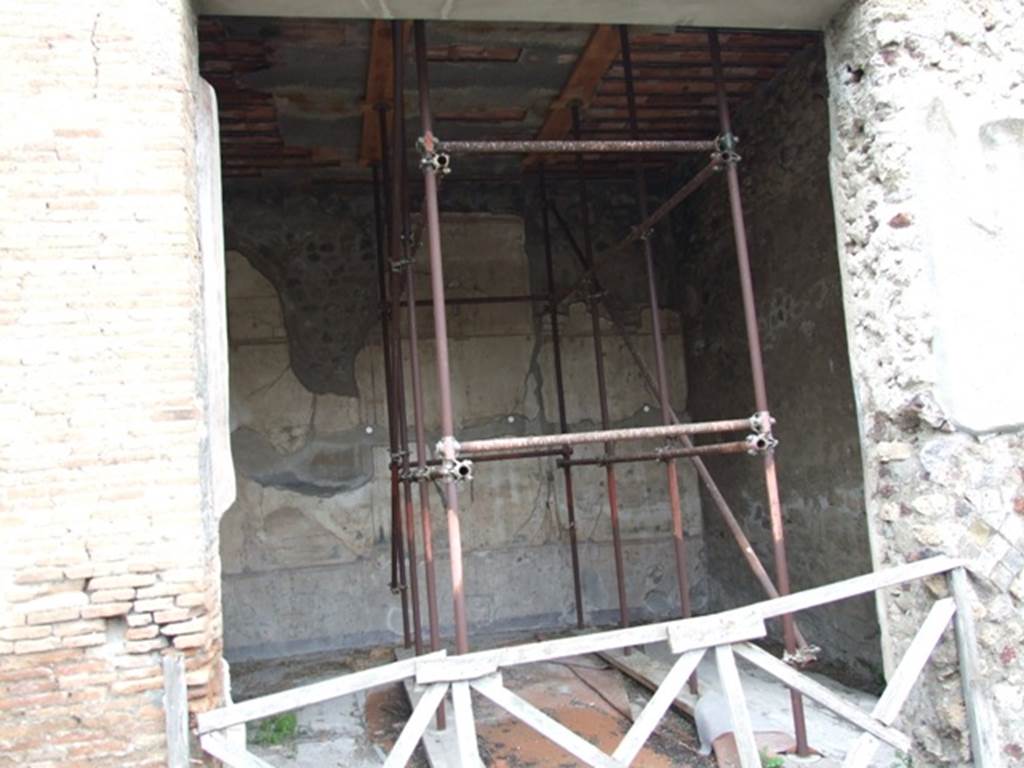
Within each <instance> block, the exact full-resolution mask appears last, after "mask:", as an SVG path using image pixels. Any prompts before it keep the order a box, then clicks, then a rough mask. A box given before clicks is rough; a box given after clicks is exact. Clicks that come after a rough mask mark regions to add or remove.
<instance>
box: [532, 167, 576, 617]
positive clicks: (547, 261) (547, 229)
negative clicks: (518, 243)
mask: <svg viewBox="0 0 1024 768" xmlns="http://www.w3.org/2000/svg"><path fill="white" fill-rule="evenodd" d="M540 205H541V223H542V224H543V232H544V266H545V269H546V272H547V281H548V283H547V285H548V296H549V297H550V301H549V302H548V312H549V315H550V318H551V348H552V354H553V356H554V362H555V396H556V399H557V401H558V426H559V428H560V429H561V431H562V434H565V433H567V432H568V431H569V421H568V418H567V416H566V412H565V380H564V377H563V373H562V340H561V335H560V333H559V328H558V301H557V299H556V298H555V266H554V261H553V259H552V256H551V223H550V221H549V220H548V191H547V184H546V180H545V178H544V163H543V162H542V163H541V165H540ZM562 476H563V478H564V480H565V508H566V515H567V517H568V520H569V554H570V557H571V558H572V589H573V596H574V599H575V602H576V626H577V627H578V628H580V629H583V586H582V583H581V580H580V553H579V541H578V538H577V531H576V500H575V499H574V498H573V489H572V467H571V466H568V465H567V466H563V467H562Z"/></svg>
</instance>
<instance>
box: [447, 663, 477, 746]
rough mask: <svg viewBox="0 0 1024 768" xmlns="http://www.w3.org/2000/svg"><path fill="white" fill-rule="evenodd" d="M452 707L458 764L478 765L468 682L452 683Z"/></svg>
mask: <svg viewBox="0 0 1024 768" xmlns="http://www.w3.org/2000/svg"><path fill="white" fill-rule="evenodd" d="M452 709H453V710H455V738H456V741H457V743H458V745H459V764H460V765H464V766H477V765H480V750H479V749H478V748H477V743H476V723H475V722H474V721H473V699H472V698H471V697H470V693H469V683H467V682H465V681H460V682H455V683H452Z"/></svg>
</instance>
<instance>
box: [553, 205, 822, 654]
mask: <svg viewBox="0 0 1024 768" xmlns="http://www.w3.org/2000/svg"><path fill="white" fill-rule="evenodd" d="M549 208H550V209H551V212H552V213H553V214H554V215H555V221H556V222H557V223H558V225H559V228H560V229H561V230H562V233H563V234H564V235H565V238H566V240H567V241H568V243H569V245H570V247H571V248H572V250H573V253H575V254H576V258H577V259H578V260H579V262H580V264H581V265H582V266H583V269H584V272H585V274H589V273H590V269H589V267H588V262H587V260H586V256H585V255H584V253H583V251H582V249H581V248H580V247H579V244H578V243H577V242H576V239H575V238H574V237H573V234H572V230H570V229H569V225H568V224H567V223H566V221H565V219H564V217H563V216H562V214H561V213H560V212H559V210H558V208H557V207H556V206H555V204H554V202H551V203H549ZM591 279H592V280H593V284H594V286H595V287H596V288H597V291H598V301H600V302H601V303H602V304H603V305H604V309H605V312H606V313H607V315H608V319H609V320H610V321H611V323H612V327H613V328H614V329H615V332H616V333H617V334H618V335H619V338H620V339H621V340H622V344H623V346H625V348H626V350H627V351H628V352H629V354H630V356H631V357H632V358H633V362H634V363H636V366H637V370H639V371H640V374H641V375H642V376H643V379H644V383H645V384H646V385H647V389H648V391H649V392H650V393H651V394H652V395H654V397H656V398H660V394H659V391H658V385H657V384H656V383H655V381H654V377H653V376H652V375H651V372H650V371H649V370H648V369H647V363H645V362H644V359H643V358H642V357H641V356H640V353H639V352H638V351H637V349H636V346H635V345H634V344H633V342H632V340H631V339H630V336H629V333H628V332H627V331H626V326H625V324H624V323H623V322H622V319H621V318H620V317H619V316H618V314H617V313H616V312H615V309H614V307H612V306H611V305H610V304H609V303H608V302H607V301H605V300H604V298H603V292H602V290H601V285H600V282H599V281H598V280H597V278H596V276H591ZM672 421H673V423H675V424H680V423H682V421H681V420H680V418H679V416H678V415H677V414H676V413H675V411H673V412H672ZM679 441H680V442H681V443H682V444H683V446H684V447H687V448H692V447H693V443H692V442H690V438H689V437H687V436H686V435H683V436H681V437H680V438H679ZM690 462H691V463H692V464H693V466H694V469H696V471H697V475H698V476H699V477H700V479H701V482H703V483H704V487H705V488H706V489H707V491H708V495H709V496H711V500H712V501H713V502H714V504H715V508H716V509H717V510H718V512H719V514H720V515H721V516H722V520H723V521H724V522H725V525H726V527H727V528H728V529H729V532H730V533H732V535H733V538H734V539H735V540H736V544H737V546H738V547H739V548H740V551H741V552H742V553H743V557H744V558H745V559H746V561H747V563H748V564H749V565H750V569H751V571H752V572H753V574H754V577H755V578H756V579H757V581H758V583H759V584H760V585H761V587H762V588H763V589H764V591H765V594H767V595H768V596H769V597H773V598H774V597H778V596H779V591H778V590H777V589H776V588H775V582H773V581H772V579H771V577H770V576H769V575H768V571H767V570H766V569H765V567H764V564H763V563H762V562H761V559H760V558H759V557H758V556H757V552H755V551H754V547H753V545H751V543H750V539H748V538H747V535H746V534H745V533H744V532H743V528H742V526H741V525H740V524H739V521H738V520H737V519H736V515H735V514H733V511H732V509H731V508H730V507H729V502H728V501H726V499H725V495H724V494H723V493H722V491H721V489H720V488H719V487H718V483H716V482H715V479H714V478H713V477H712V476H711V472H710V471H709V470H708V468H707V465H706V464H705V463H704V461H703V460H702V459H701V458H700V457H699V456H694V457H692V458H690ZM794 631H795V632H796V638H797V644H798V645H799V646H800V649H801V653H802V654H803V655H805V656H809V655H811V654H813V652H814V651H813V648H812V646H811V645H810V644H809V643H808V642H807V640H806V639H805V638H804V636H803V635H802V634H801V632H800V629H799V627H796V626H794Z"/></svg>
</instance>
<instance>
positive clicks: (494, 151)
mask: <svg viewBox="0 0 1024 768" xmlns="http://www.w3.org/2000/svg"><path fill="white" fill-rule="evenodd" d="M716 147H717V143H716V142H715V141H714V140H710V141H673V140H666V141H640V140H629V139H627V140H612V139H609V140H598V139H578V140H577V139H561V140H558V141H550V140H543V139H524V140H521V141H437V142H436V143H435V144H434V150H435V151H436V152H440V153H445V154H449V155H456V154H465V155H515V154H535V153H537V154H549V155H550V154H619V153H633V152H640V153H643V152H648V153H651V154H676V153H685V152H713V151H715V148H716Z"/></svg>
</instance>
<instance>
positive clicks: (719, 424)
mask: <svg viewBox="0 0 1024 768" xmlns="http://www.w3.org/2000/svg"><path fill="white" fill-rule="evenodd" d="M757 428H758V420H757V418H756V417H749V418H746V419H727V420H722V421H704V422H688V423H686V424H663V425H659V426H655V427H625V428H623V429H602V430H596V431H593V432H566V433H563V434H560V435H525V436H522V437H491V438H486V439H483V440H467V441H465V442H463V443H458V444H457V446H456V448H457V452H458V454H459V455H460V456H471V455H473V454H475V453H489V452H492V451H518V450H529V449H530V448H550V447H553V446H561V445H586V444H589V443H624V442H629V441H632V440H647V439H656V438H663V437H681V436H682V435H711V434H718V433H721V432H750V431H752V430H753V431H756V430H757Z"/></svg>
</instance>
